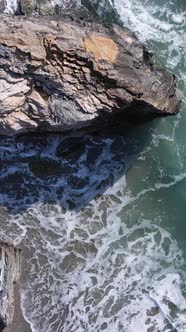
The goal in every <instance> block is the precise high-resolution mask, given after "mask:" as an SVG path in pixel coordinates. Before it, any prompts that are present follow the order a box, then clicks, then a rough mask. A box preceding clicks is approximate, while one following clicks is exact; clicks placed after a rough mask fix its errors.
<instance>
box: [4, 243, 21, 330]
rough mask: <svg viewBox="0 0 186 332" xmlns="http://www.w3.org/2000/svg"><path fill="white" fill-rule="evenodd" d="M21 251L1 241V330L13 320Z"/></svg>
mask: <svg viewBox="0 0 186 332" xmlns="http://www.w3.org/2000/svg"><path fill="white" fill-rule="evenodd" d="M20 271H21V251H20V250H19V249H16V248H14V247H13V246H12V245H11V244H7V243H4V242H1V243H0V332H1V331H3V329H4V327H5V326H7V325H9V324H10V323H11V322H12V319H13V314H14V284H15V282H16V281H17V280H18V279H19V277H20Z"/></svg>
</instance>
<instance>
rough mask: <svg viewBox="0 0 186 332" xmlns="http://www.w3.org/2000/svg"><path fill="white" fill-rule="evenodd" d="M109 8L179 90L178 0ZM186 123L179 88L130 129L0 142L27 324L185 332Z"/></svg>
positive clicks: (44, 328)
mask: <svg viewBox="0 0 186 332" xmlns="http://www.w3.org/2000/svg"><path fill="white" fill-rule="evenodd" d="M101 4H102V7H103V6H104V1H102V3H101V1H100V5H101ZM114 6H115V9H116V10H117V11H118V13H119V14H120V18H121V20H122V21H123V23H124V25H125V26H126V27H128V28H130V29H131V30H132V31H133V32H135V33H136V34H137V35H138V37H139V38H140V39H141V40H142V42H144V43H145V44H146V45H147V46H149V47H150V48H152V49H153V51H154V53H155V56H156V59H157V61H158V62H159V63H160V64H161V65H162V66H164V67H167V68H168V69H169V70H171V71H172V72H173V73H174V74H176V75H177V77H178V80H179V87H180V89H181V90H182V91H183V94H184V93H185V78H186V72H185V63H186V26H185V24H186V3H185V1H184V0H182V1H181V0H175V1H168V0H162V1H160V0H156V1H155V0H146V1H145V0H144V1H142V0H115V1H114ZM102 7H99V8H102ZM99 10H100V9H99ZM99 13H101V11H100V12H99ZM185 125H186V113H185V96H184V100H183V104H182V112H181V113H180V114H179V115H178V116H175V117H170V118H163V119H158V120H156V121H153V122H151V123H149V124H145V125H143V126H140V127H139V128H135V129H134V130H133V132H130V133H127V134H125V135H121V133H117V134H112V135H111V134H110V135H106V134H105V135H104V136H103V135H102V136H99V135H97V136H94V137H91V136H88V135H87V136H85V137H83V138H77V137H71V138H67V137H66V138H65V137H63V138H62V137H57V136H50V137H45V136H43V137H37V136H36V137H35V138H31V137H27V139H23V138H17V139H14V140H13V139H1V140H0V156H1V180H0V181H1V183H0V186H1V193H0V203H1V208H0V219H1V234H6V236H8V237H10V238H13V239H14V242H15V244H19V245H20V246H22V247H23V248H26V249H25V250H26V252H27V255H26V257H27V258H26V264H25V267H24V268H25V271H24V272H25V275H27V278H26V280H25V281H24V282H23V285H22V289H21V301H22V308H23V312H24V316H25V318H26V319H27V320H28V321H29V322H30V324H31V326H32V330H33V331H34V332H57V331H58V332H75V331H76V332H101V331H107V332H117V331H118V332H119V331H120V332H145V331H147V332H153V331H155V332H158V331H169V332H170V331H172V332H173V331H174V332H175V331H181V332H184V331H186V287H185V286H186V284H185V278H186V264H185V260H186V241H185V239H186V224H185V223H186V219H185V218H186V190H185V189H186V151H185V149H186V148H185V138H186V134H185Z"/></svg>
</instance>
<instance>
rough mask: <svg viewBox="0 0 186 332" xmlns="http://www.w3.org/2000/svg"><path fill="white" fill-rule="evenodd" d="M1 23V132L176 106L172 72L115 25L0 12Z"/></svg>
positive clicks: (90, 122)
mask: <svg viewBox="0 0 186 332" xmlns="http://www.w3.org/2000/svg"><path fill="white" fill-rule="evenodd" d="M0 30H1V34H0V134H3V135H12V134H18V133H27V132H33V131H59V132H65V131H67V130H77V129H79V128H84V127H89V126H95V127H96V126H97V124H98V123H100V122H101V123H103V124H105V123H106V122H107V119H108V118H109V117H110V116H111V114H112V115H113V114H114V115H116V114H120V115H121V116H122V117H123V116H124V118H125V117H126V118H131V119H132V118H133V119H134V118H136V117H139V116H141V117H142V118H145V117H147V116H149V115H167V114H174V113H176V112H177V111H178V104H179V100H178V98H177V95H176V83H175V77H174V76H173V75H172V74H170V73H169V72H167V71H165V70H163V69H161V68H159V67H158V66H157V65H155V64H154V61H153V57H152V54H151V52H149V51H148V50H147V49H146V48H145V47H144V46H143V45H142V44H140V43H139V41H138V40H137V39H136V38H135V37H134V36H133V35H132V34H131V33H129V32H128V31H126V30H124V29H122V28H120V27H119V26H117V25H112V26H104V25H100V24H99V23H85V22H84V21H79V22H77V21H73V20H72V19H70V20H68V19H65V18H61V19H60V20H59V19H57V18H56V19H55V18H53V19H52V18H48V19H47V18H41V17H40V18H33V17H32V18H25V17H20V16H19V17H11V19H10V17H7V16H3V15H2V16H1V21H0ZM123 121H125V120H123Z"/></svg>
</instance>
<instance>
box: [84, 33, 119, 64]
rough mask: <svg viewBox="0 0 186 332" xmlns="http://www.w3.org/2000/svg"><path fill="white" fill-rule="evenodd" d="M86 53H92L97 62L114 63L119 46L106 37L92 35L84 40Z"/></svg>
mask: <svg viewBox="0 0 186 332" xmlns="http://www.w3.org/2000/svg"><path fill="white" fill-rule="evenodd" d="M84 46H85V49H86V52H91V53H92V54H93V55H94V57H95V58H96V59H97V60H106V61H107V62H110V63H114V62H115V61H116V58H117V55H118V46H117V45H116V43H115V42H114V41H113V40H112V39H110V38H106V37H101V36H98V35H95V34H94V35H92V36H91V37H90V38H85V39H84Z"/></svg>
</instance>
